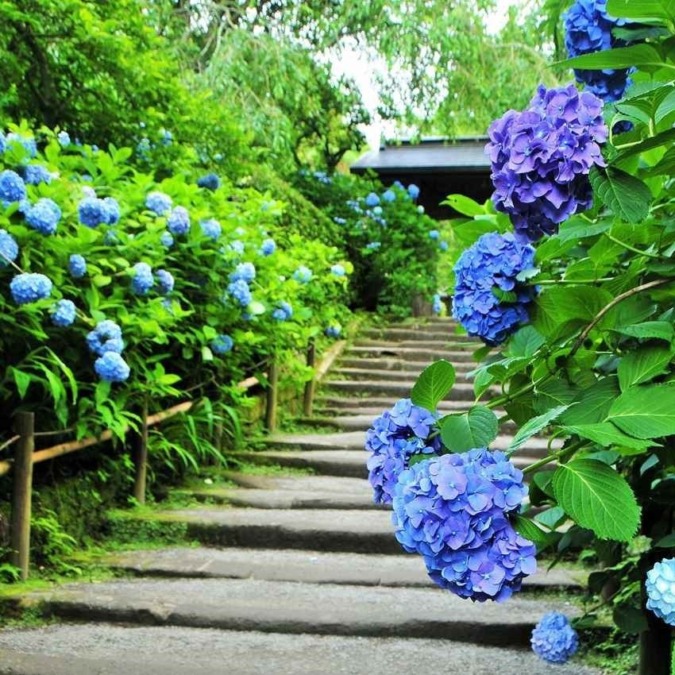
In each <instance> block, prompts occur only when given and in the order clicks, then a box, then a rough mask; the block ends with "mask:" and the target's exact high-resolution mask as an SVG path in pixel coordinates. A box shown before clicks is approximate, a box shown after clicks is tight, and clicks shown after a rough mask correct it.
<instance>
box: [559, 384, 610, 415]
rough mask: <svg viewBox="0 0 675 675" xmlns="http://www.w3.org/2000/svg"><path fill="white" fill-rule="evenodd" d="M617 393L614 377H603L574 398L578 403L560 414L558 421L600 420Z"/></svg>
mask: <svg viewBox="0 0 675 675" xmlns="http://www.w3.org/2000/svg"><path fill="white" fill-rule="evenodd" d="M618 395H619V382H618V380H617V379H616V377H603V378H602V379H601V380H598V381H597V382H596V383H595V384H594V385H592V386H590V387H588V388H587V389H585V390H584V391H582V392H581V394H580V395H579V396H577V398H575V399H574V402H575V403H578V405H575V406H574V407H573V408H572V409H571V410H568V411H567V412H566V413H565V414H564V415H562V417H561V420H560V421H561V423H562V424H566V425H577V424H595V423H596V422H602V421H604V420H605V418H606V417H607V413H608V412H609V409H610V408H611V406H612V403H613V402H614V400H615V399H616V397H617V396H618Z"/></svg>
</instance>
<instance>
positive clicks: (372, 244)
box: [366, 241, 382, 251]
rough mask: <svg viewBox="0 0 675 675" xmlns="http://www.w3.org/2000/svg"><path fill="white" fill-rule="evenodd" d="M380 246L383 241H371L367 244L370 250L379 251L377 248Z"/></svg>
mask: <svg viewBox="0 0 675 675" xmlns="http://www.w3.org/2000/svg"><path fill="white" fill-rule="evenodd" d="M380 246H382V242H381V241H371V242H370V243H368V244H366V248H367V249H368V250H369V251H377V249H378V248H380Z"/></svg>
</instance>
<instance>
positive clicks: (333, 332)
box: [324, 323, 342, 340]
mask: <svg viewBox="0 0 675 675" xmlns="http://www.w3.org/2000/svg"><path fill="white" fill-rule="evenodd" d="M324 333H325V334H326V337H329V338H333V339H335V340H337V338H339V337H340V335H341V334H342V326H341V325H340V324H339V323H333V324H331V325H330V326H327V327H326V330H325V331H324Z"/></svg>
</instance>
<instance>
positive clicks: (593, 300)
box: [533, 286, 612, 336]
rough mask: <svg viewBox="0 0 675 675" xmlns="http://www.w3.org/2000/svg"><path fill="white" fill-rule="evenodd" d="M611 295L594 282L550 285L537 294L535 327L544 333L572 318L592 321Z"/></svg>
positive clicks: (553, 329)
mask: <svg viewBox="0 0 675 675" xmlns="http://www.w3.org/2000/svg"><path fill="white" fill-rule="evenodd" d="M611 300H612V296H611V295H610V294H609V293H608V292H607V291H604V290H603V289H601V288H595V287H593V286H551V287H550V288H546V290H545V291H543V292H542V293H541V294H540V295H539V297H538V298H537V300H536V301H535V302H536V305H535V314H534V320H533V324H534V327H535V328H536V329H537V330H538V331H540V332H541V333H542V334H543V335H545V336H546V335H552V334H554V333H556V332H558V331H559V330H560V327H561V326H563V325H564V324H567V323H569V322H571V321H575V322H581V323H588V322H590V321H592V320H593V319H594V318H595V317H596V316H597V315H598V312H600V310H601V309H603V307H605V305H607V304H609V302H611Z"/></svg>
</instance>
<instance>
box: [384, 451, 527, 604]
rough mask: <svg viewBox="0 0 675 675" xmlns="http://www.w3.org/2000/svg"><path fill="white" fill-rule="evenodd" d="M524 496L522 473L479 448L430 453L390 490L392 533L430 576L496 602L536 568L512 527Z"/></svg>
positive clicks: (443, 584) (524, 542)
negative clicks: (512, 517) (419, 559)
mask: <svg viewBox="0 0 675 675" xmlns="http://www.w3.org/2000/svg"><path fill="white" fill-rule="evenodd" d="M526 494H527V488H526V487H525V485H524V484H523V474H522V471H519V470H518V469H516V468H515V467H514V466H513V464H511V462H510V461H509V459H508V458H507V456H506V455H505V454H504V453H503V452H490V451H488V450H486V449H476V450H470V451H469V452H465V453H461V454H453V455H442V456H440V457H432V458H431V459H428V460H426V461H421V462H417V463H416V464H413V465H412V466H410V467H409V468H407V469H406V470H404V471H403V472H402V473H401V474H400V476H399V478H398V482H397V483H396V486H395V488H394V494H393V502H392V504H393V522H394V526H395V528H396V532H395V536H396V539H397V540H398V541H399V543H400V544H401V546H403V548H404V549H405V550H406V551H408V552H410V553H419V554H420V555H422V557H423V558H424V562H425V563H426V566H427V572H428V573H429V576H430V577H431V579H432V580H433V581H434V582H435V583H437V584H438V585H439V586H441V587H442V588H446V589H447V590H449V591H451V592H453V593H455V594H456V595H459V596H460V597H462V598H471V599H472V600H474V601H478V602H484V601H486V600H495V601H497V602H501V601H503V600H506V599H507V598H509V597H511V595H512V594H513V593H514V591H518V590H520V587H521V584H522V579H523V577H525V576H527V575H529V574H533V573H534V572H535V571H536V569H537V562H536V558H535V553H536V549H535V546H534V544H533V543H532V542H530V541H528V540H527V539H524V538H523V537H521V536H520V535H519V534H518V533H517V532H516V531H515V530H514V529H513V527H512V526H511V524H510V522H509V520H508V518H507V514H509V513H511V512H514V511H516V510H517V509H518V508H519V507H520V504H521V502H522V500H523V498H524V497H525V496H526Z"/></svg>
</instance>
